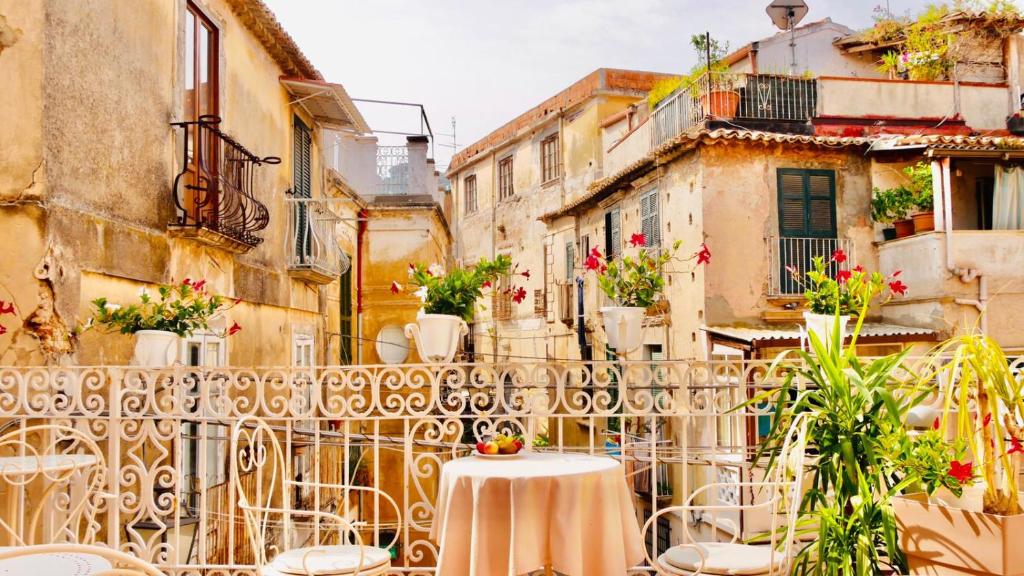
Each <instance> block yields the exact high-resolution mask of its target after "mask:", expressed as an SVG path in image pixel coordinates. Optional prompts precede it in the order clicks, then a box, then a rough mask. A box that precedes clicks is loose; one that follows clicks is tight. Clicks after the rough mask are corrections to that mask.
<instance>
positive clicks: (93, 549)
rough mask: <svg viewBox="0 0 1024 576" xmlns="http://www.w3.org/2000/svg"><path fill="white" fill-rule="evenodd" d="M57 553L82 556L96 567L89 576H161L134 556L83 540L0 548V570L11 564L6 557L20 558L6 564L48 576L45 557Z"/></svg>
mask: <svg viewBox="0 0 1024 576" xmlns="http://www.w3.org/2000/svg"><path fill="white" fill-rule="evenodd" d="M61 555H77V556H79V558H82V559H83V560H89V562H88V564H89V565H90V567H95V568H96V569H95V570H92V571H90V572H89V573H88V574H89V576H164V573H163V572H161V571H160V570H157V568H156V567H155V566H153V565H152V564H149V563H148V562H145V561H143V560H140V559H139V558H136V557H135V556H132V555H130V554H125V553H124V552H120V551H118V550H114V549H112V548H105V547H103V546H92V545H86V544H43V545H38V546H18V547H14V548H6V549H0V573H4V569H5V568H6V567H7V566H10V565H11V562H9V561H12V560H22V562H19V563H18V565H17V566H10V567H11V569H12V570H40V572H38V575H39V576H44V574H45V575H46V576H49V574H52V572H48V571H46V566H47V564H46V558H47V557H48V556H50V557H52V556H61ZM33 560H35V562H33ZM97 560H98V562H97ZM5 564H6V565H7V566H5ZM36 566H38V568H37V567H36ZM18 573H21V572H18Z"/></svg>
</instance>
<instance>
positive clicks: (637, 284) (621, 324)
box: [586, 233, 711, 354]
mask: <svg viewBox="0 0 1024 576" xmlns="http://www.w3.org/2000/svg"><path fill="white" fill-rule="evenodd" d="M629 242H630V245H631V246H632V247H633V248H637V249H638V251H637V252H636V255H635V256H630V255H626V256H623V257H622V258H619V259H612V260H607V259H605V258H604V257H603V256H602V255H601V252H600V250H598V249H597V248H593V249H592V250H591V251H590V254H589V255H588V256H587V260H586V268H587V270H591V271H593V272H595V273H596V274H597V284H598V287H599V288H600V289H601V291H602V292H604V294H605V295H606V296H608V298H609V299H611V300H612V302H614V303H615V306H605V307H603V308H601V314H602V316H603V318H604V332H605V337H606V338H607V340H608V346H609V347H610V348H611V349H613V350H615V351H616V352H618V353H619V354H625V353H626V352H628V351H630V350H635V349H637V348H639V347H640V343H641V340H642V338H643V334H642V327H643V319H644V316H645V315H646V313H647V309H648V308H649V307H651V306H654V305H655V304H656V302H657V300H658V297H659V296H660V295H661V293H662V291H663V290H664V289H665V277H664V272H665V265H666V264H668V263H669V262H671V261H673V260H675V259H676V257H675V254H676V252H678V250H679V247H680V246H681V245H682V241H681V240H677V241H676V242H675V243H674V244H673V245H672V248H671V249H666V250H650V249H648V248H647V247H646V246H647V239H646V238H645V236H644V235H643V234H639V233H638V234H633V235H632V236H631V237H630V241H629ZM688 260H696V261H697V266H699V265H701V264H706V263H708V262H710V261H711V251H710V250H708V247H707V246H706V245H701V249H700V251H699V252H697V253H695V254H693V255H692V256H691V257H690V258H688Z"/></svg>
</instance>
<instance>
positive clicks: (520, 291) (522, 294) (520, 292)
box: [512, 286, 526, 304]
mask: <svg viewBox="0 0 1024 576" xmlns="http://www.w3.org/2000/svg"><path fill="white" fill-rule="evenodd" d="M523 300H526V289H525V288H523V287H522V286H520V287H519V288H516V291H515V293H514V294H512V301H513V302H515V303H516V304H522V303H523Z"/></svg>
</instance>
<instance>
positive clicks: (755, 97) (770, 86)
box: [651, 72, 818, 146]
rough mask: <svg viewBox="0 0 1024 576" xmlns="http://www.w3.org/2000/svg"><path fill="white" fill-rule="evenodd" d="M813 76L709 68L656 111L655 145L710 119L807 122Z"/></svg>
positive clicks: (740, 123) (814, 100)
mask: <svg viewBox="0 0 1024 576" xmlns="http://www.w3.org/2000/svg"><path fill="white" fill-rule="evenodd" d="M817 100H818V85H817V81H816V80H815V79H813V78H804V77H797V76H786V75H776V74H735V73H728V72H712V73H705V74H703V75H701V76H700V77H699V78H697V79H696V80H695V81H693V82H692V83H688V84H686V85H684V86H683V87H681V88H680V89H679V90H678V91H676V92H675V93H673V94H672V95H670V96H669V97H667V98H665V99H664V100H663V101H662V102H660V103H659V104H658V106H657V107H656V108H655V109H654V112H652V114H651V122H652V123H653V128H652V130H651V144H652V146H658V145H660V144H662V143H664V142H666V141H667V140H669V139H671V138H674V137H676V136H678V135H680V134H682V133H683V132H685V131H687V130H689V129H690V128H692V127H694V126H697V125H700V124H702V123H703V122H704V121H705V120H708V119H719V120H726V121H732V122H736V123H737V125H738V126H741V127H749V125H750V121H756V122H771V121H778V122H806V121H808V120H810V119H811V118H812V117H813V116H814V112H815V109H816V107H817Z"/></svg>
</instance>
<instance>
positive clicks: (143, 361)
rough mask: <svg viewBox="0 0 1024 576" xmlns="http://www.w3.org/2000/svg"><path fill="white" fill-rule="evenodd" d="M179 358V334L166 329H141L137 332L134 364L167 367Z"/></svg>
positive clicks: (148, 366)
mask: <svg viewBox="0 0 1024 576" xmlns="http://www.w3.org/2000/svg"><path fill="white" fill-rule="evenodd" d="M177 359H178V335H177V334H175V333H174V332H166V331H164V330H139V331H138V332H136V333H135V355H134V356H133V357H132V362H131V364H132V366H145V367H147V368H166V367H168V366H170V365H172V364H174V362H175V361H176V360H177Z"/></svg>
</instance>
